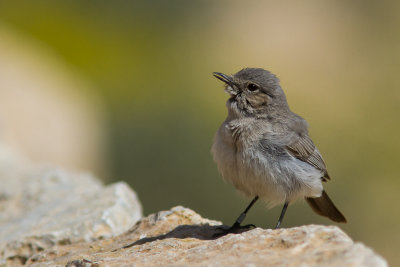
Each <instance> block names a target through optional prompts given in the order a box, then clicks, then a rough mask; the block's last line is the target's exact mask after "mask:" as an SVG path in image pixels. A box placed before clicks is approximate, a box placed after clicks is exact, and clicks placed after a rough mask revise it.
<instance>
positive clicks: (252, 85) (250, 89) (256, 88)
mask: <svg viewBox="0 0 400 267" xmlns="http://www.w3.org/2000/svg"><path fill="white" fill-rule="evenodd" d="M247 89H249V91H250V92H254V91H257V90H258V85H257V84H254V83H249V84H248V85H247Z"/></svg>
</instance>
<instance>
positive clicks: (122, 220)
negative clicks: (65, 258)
mask: <svg viewBox="0 0 400 267" xmlns="http://www.w3.org/2000/svg"><path fill="white" fill-rule="evenodd" d="M0 184H1V187H0V266H3V265H10V266H12V265H21V264H23V263H25V262H26V260H27V259H28V258H29V257H31V256H32V255H35V254H36V253H38V252H40V251H43V250H45V249H49V248H52V247H53V246H55V245H65V244H71V243H75V242H79V241H85V242H90V241H93V240H97V239H99V238H109V237H112V236H115V235H118V234H121V233H123V232H125V231H126V230H128V229H129V228H130V227H132V225H134V224H135V223H136V222H137V221H138V220H139V219H140V218H141V217H142V210H141V205H140V203H139V201H138V199H137V197H136V194H135V193H134V192H133V191H132V189H130V187H129V186H128V185H126V184H125V183H122V182H120V183H115V184H111V185H108V186H104V185H102V184H101V182H99V181H98V180H97V179H96V178H95V177H93V176H92V175H89V174H82V173H73V172H67V171H64V170H61V169H59V168H54V167H38V166H36V165H30V164H29V162H27V161H24V160H21V159H19V158H18V157H17V156H12V153H10V152H9V151H6V150H5V149H3V148H2V147H0Z"/></svg>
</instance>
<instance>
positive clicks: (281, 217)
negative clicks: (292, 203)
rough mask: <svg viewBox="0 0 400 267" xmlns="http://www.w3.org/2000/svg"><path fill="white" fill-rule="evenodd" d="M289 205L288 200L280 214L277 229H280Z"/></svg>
mask: <svg viewBox="0 0 400 267" xmlns="http://www.w3.org/2000/svg"><path fill="white" fill-rule="evenodd" d="M288 205H289V203H288V202H286V203H285V205H283V209H282V211H281V216H279V220H278V223H277V224H276V227H275V229H279V227H280V226H281V223H282V220H283V217H284V216H285V212H286V209H287V207H288Z"/></svg>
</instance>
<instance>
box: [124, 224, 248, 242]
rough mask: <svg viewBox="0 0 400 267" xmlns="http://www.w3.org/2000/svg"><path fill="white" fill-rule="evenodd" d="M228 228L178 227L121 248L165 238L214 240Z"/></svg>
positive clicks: (196, 225) (225, 226) (210, 226)
mask: <svg viewBox="0 0 400 267" xmlns="http://www.w3.org/2000/svg"><path fill="white" fill-rule="evenodd" d="M228 228H229V226H227V225H209V224H202V225H198V224H194V225H179V226H177V227H176V228H175V229H173V230H172V231H170V232H168V233H166V234H163V235H158V236H153V237H145V238H142V239H139V240H137V241H135V242H133V243H131V244H129V245H126V246H124V247H122V248H129V247H133V246H136V245H143V244H145V243H148V242H153V241H156V240H163V239H167V238H180V239H185V238H196V239H199V240H214V239H218V238H220V237H222V236H224V235H225V234H226V233H224V231H225V230H226V229H228ZM248 230H250V229H243V230H242V231H241V233H242V232H245V231H248ZM221 232H222V234H221Z"/></svg>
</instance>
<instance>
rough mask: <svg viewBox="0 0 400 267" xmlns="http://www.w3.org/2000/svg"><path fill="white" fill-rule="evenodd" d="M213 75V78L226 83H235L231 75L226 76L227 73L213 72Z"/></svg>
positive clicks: (231, 84)
mask: <svg viewBox="0 0 400 267" xmlns="http://www.w3.org/2000/svg"><path fill="white" fill-rule="evenodd" d="M213 75H214V77H215V78H217V79H218V80H221V81H223V82H224V83H226V84H227V85H230V86H233V85H236V83H235V82H234V81H233V78H232V76H228V75H226V74H223V73H221V72H213Z"/></svg>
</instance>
